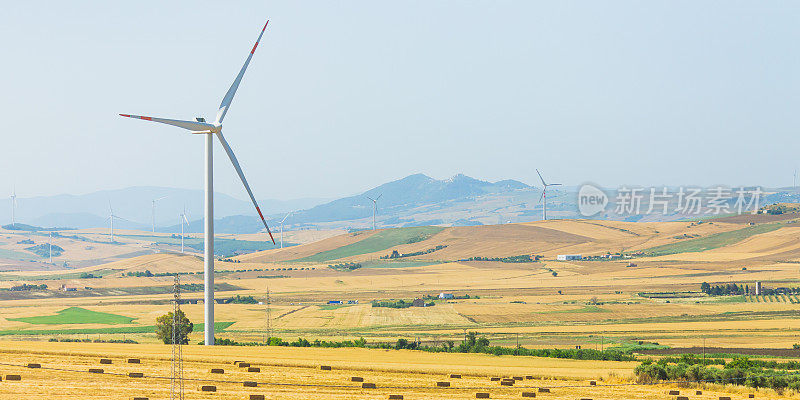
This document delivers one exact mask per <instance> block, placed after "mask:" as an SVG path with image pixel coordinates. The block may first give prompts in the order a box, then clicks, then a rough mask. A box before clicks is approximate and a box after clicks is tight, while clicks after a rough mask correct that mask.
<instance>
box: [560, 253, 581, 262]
mask: <svg viewBox="0 0 800 400" xmlns="http://www.w3.org/2000/svg"><path fill="white" fill-rule="evenodd" d="M582 258H583V257H581V255H580V254H559V255H557V256H556V260H558V261H575V260H580V259H582Z"/></svg>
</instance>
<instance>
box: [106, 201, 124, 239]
mask: <svg viewBox="0 0 800 400" xmlns="http://www.w3.org/2000/svg"><path fill="white" fill-rule="evenodd" d="M114 218H116V219H121V220H123V221H128V220H127V219H125V218H122V217H120V216H118V215H116V214H114V209H113V208H111V202H110V201H109V202H108V218H106V219H107V220H108V221H109V222H110V223H111V243H114ZM128 222H130V221H128Z"/></svg>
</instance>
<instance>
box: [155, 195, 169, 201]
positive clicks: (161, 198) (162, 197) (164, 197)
mask: <svg viewBox="0 0 800 400" xmlns="http://www.w3.org/2000/svg"><path fill="white" fill-rule="evenodd" d="M167 197H169V196H161V197H159V198H157V199H155V200H153V201H161V200H164V199H166V198H167Z"/></svg>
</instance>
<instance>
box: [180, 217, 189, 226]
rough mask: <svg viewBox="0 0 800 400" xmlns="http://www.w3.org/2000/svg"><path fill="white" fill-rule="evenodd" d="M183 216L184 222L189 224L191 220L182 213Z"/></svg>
mask: <svg viewBox="0 0 800 400" xmlns="http://www.w3.org/2000/svg"><path fill="white" fill-rule="evenodd" d="M181 217H183V222H184V223H185V224H186V226H189V220H188V219H187V218H186V215H181Z"/></svg>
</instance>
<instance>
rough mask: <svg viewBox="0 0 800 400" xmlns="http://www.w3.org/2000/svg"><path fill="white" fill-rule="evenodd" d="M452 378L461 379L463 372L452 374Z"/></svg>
mask: <svg viewBox="0 0 800 400" xmlns="http://www.w3.org/2000/svg"><path fill="white" fill-rule="evenodd" d="M450 379H461V374H450Z"/></svg>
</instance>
